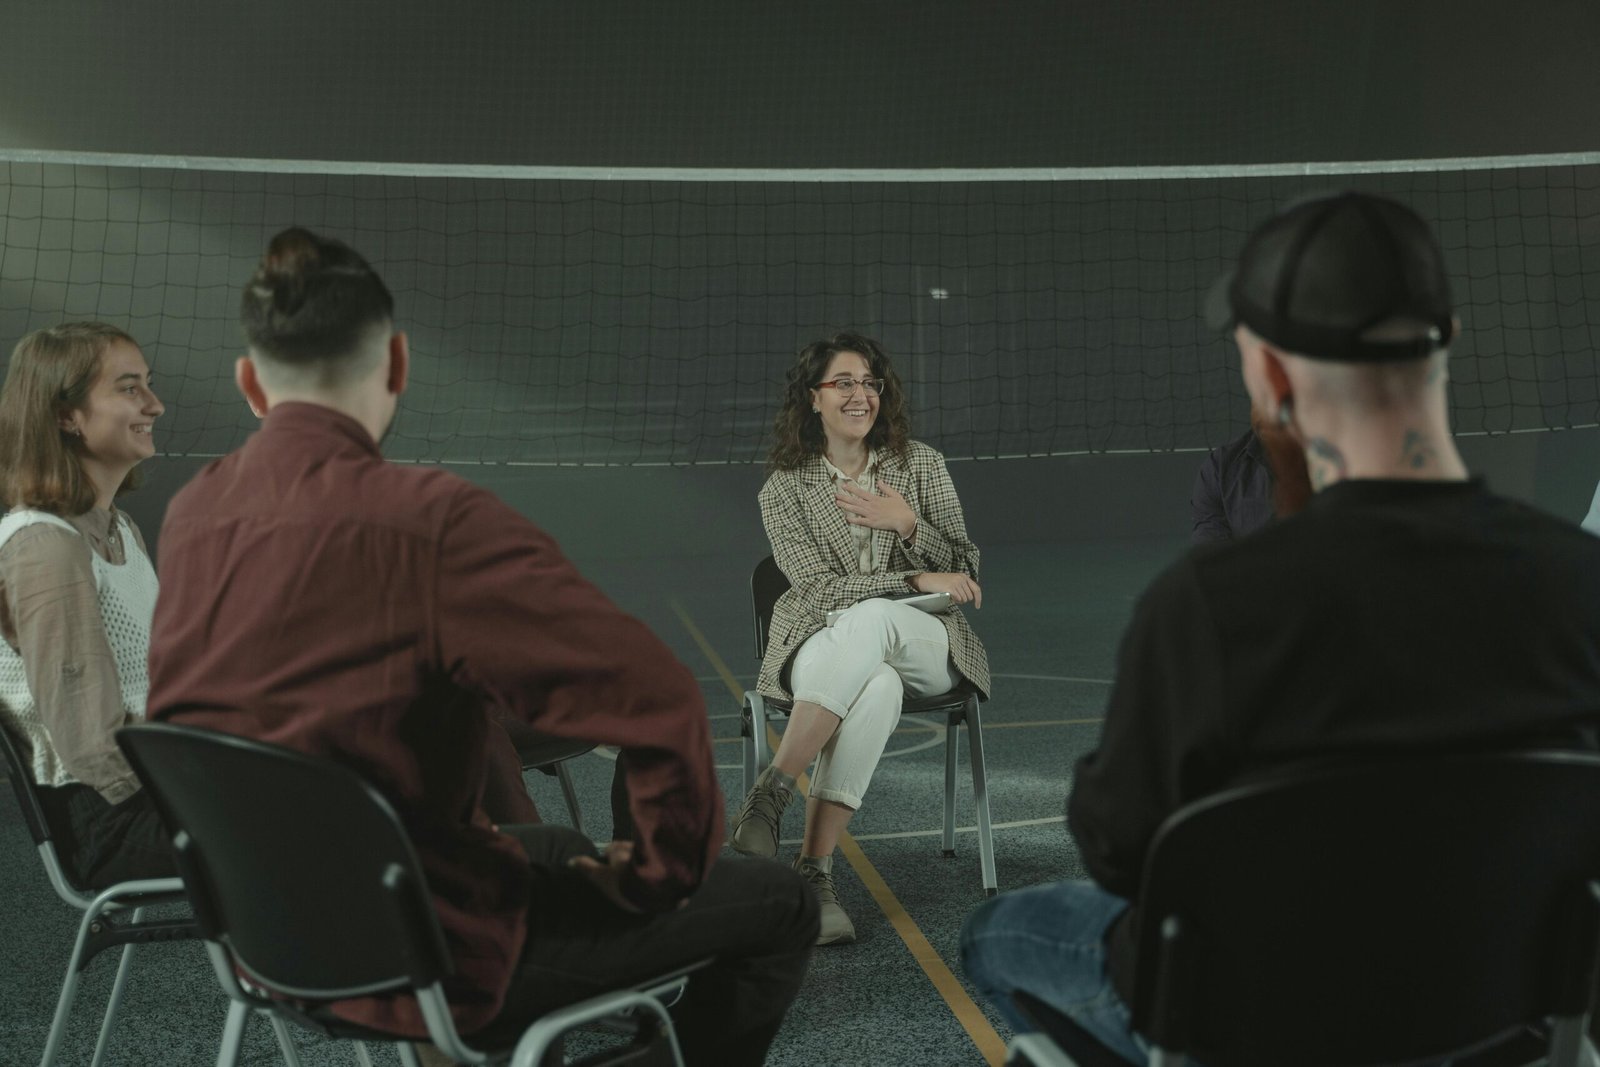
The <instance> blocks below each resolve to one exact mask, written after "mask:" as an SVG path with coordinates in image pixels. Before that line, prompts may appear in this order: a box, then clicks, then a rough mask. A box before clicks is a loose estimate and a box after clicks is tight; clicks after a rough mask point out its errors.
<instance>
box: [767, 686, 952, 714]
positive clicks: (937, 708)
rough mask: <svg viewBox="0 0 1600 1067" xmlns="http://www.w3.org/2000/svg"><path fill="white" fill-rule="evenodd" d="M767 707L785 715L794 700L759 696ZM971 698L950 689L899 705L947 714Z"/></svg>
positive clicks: (908, 711)
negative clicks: (946, 691)
mask: <svg viewBox="0 0 1600 1067" xmlns="http://www.w3.org/2000/svg"><path fill="white" fill-rule="evenodd" d="M761 699H762V700H764V701H765V702H766V705H767V707H768V708H770V709H771V710H773V711H778V712H782V713H783V714H785V715H787V714H789V713H790V712H791V711H793V710H794V701H793V700H789V699H787V698H784V697H769V696H763V697H762V698H761ZM971 699H972V692H971V691H970V690H967V689H952V690H950V691H949V692H948V693H938V694H935V695H934V696H926V697H914V696H907V697H906V699H905V703H904V704H902V705H901V706H900V712H901V714H903V715H947V714H949V713H951V712H957V711H965V710H966V707H967V701H968V700H971Z"/></svg>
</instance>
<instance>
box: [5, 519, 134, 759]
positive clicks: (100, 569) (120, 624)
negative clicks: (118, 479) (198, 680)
mask: <svg viewBox="0 0 1600 1067" xmlns="http://www.w3.org/2000/svg"><path fill="white" fill-rule="evenodd" d="M117 521H119V522H120V521H121V520H120V518H119V519H118V520H117ZM41 522H42V523H49V524H52V525H55V526H62V527H65V528H66V529H68V530H71V531H72V532H73V533H77V532H78V530H77V528H76V527H74V526H73V525H72V524H71V523H69V522H67V521H66V520H65V519H62V518H60V517H58V516H55V515H51V514H50V513H48V512H44V511H13V512H11V513H10V514H8V515H6V517H5V518H4V519H0V547H4V546H5V543H6V542H7V541H9V540H11V537H12V535H13V534H15V533H16V532H17V531H18V530H20V529H22V528H23V527H25V526H32V525H34V524H35V523H41ZM122 544H123V547H124V550H125V551H124V553H123V554H124V557H125V559H126V562H124V563H123V564H121V565H120V566H118V565H117V564H114V563H108V562H106V561H105V560H103V559H101V558H100V554H99V553H98V552H95V551H94V550H92V549H90V550H89V558H90V559H91V560H92V561H93V563H94V584H95V588H96V589H97V590H99V594H100V616H101V618H102V619H103V620H104V621H105V627H106V641H107V642H108V643H109V644H110V645H111V655H112V658H113V659H114V660H115V662H116V665H117V680H118V682H119V683H120V686H121V689H122V709H123V711H125V712H126V713H127V714H129V715H130V716H133V717H134V718H140V719H142V718H144V705H145V698H146V696H147V695H148V694H149V692H150V675H149V667H148V664H147V662H146V661H147V657H148V655H149V652H150V619H151V616H153V615H154V614H155V609H156V589H157V585H156V571H155V568H154V567H152V566H151V565H150V560H149V557H147V556H146V555H145V554H144V553H143V552H141V551H139V544H138V542H137V541H135V540H134V537H133V532H132V531H131V530H130V529H128V528H127V526H124V527H123V528H122ZM85 547H86V548H87V547H88V546H87V545H85ZM0 715H4V716H5V718H6V725H7V726H9V727H10V728H11V729H12V730H13V731H14V732H15V733H17V734H19V735H21V737H22V738H23V740H24V741H26V742H27V746H28V748H29V749H30V750H31V751H32V757H33V758H32V764H33V779H34V781H35V782H37V783H38V784H40V785H67V784H68V783H70V782H73V781H76V779H74V778H73V777H72V775H70V774H68V773H67V769H66V768H65V767H64V766H62V764H61V760H60V758H59V757H57V755H56V750H55V746H54V745H53V744H51V743H50V735H49V733H48V732H47V731H46V730H45V726H44V720H43V719H41V718H40V716H39V709H38V708H37V707H35V706H34V701H33V693H32V691H31V690H30V689H29V688H28V678H27V675H26V674H25V673H24V671H23V665H22V656H21V655H20V654H19V653H18V652H17V651H16V650H15V649H13V648H12V647H11V646H10V645H9V644H7V643H6V642H4V641H0Z"/></svg>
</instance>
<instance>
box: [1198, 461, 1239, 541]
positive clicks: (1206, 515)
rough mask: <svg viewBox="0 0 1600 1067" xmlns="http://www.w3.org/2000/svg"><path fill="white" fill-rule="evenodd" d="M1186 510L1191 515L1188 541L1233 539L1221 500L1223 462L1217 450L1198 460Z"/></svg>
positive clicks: (1231, 529) (1226, 513)
mask: <svg viewBox="0 0 1600 1067" xmlns="http://www.w3.org/2000/svg"><path fill="white" fill-rule="evenodd" d="M1189 510H1190V512H1191V513H1192V514H1193V517H1194V525H1193V529H1192V530H1191V531H1190V534H1189V540H1190V542H1191V543H1193V544H1197V545H1204V544H1211V543H1213V542H1217V541H1231V540H1233V528H1232V527H1231V526H1229V525H1228V512H1227V510H1226V509H1225V508H1224V507H1223V504H1222V463H1221V460H1220V459H1219V458H1218V454H1217V453H1216V452H1213V453H1211V454H1210V455H1209V456H1207V457H1206V459H1205V462H1204V463H1202V464H1200V472H1199V473H1198V474H1197V475H1196V476H1195V479H1194V491H1193V492H1192V493H1190V494H1189Z"/></svg>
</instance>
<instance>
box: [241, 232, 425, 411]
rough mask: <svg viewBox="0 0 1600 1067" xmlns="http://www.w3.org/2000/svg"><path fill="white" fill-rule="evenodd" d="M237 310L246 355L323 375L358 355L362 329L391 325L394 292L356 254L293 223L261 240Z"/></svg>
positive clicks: (332, 374)
mask: <svg viewBox="0 0 1600 1067" xmlns="http://www.w3.org/2000/svg"><path fill="white" fill-rule="evenodd" d="M239 312H240V321H241V322H242V324H243V326H244V333H245V338H246V340H247V341H248V342H249V344H250V349H251V352H252V353H253V354H256V355H261V356H264V357H266V359H267V360H269V361H270V362H271V363H273V364H275V365H277V366H278V367H282V368H285V369H288V370H291V371H292V372H298V376H305V377H311V378H315V379H317V380H319V381H322V382H330V381H336V380H340V379H343V378H344V377H345V376H346V371H347V370H349V369H354V368H353V367H351V366H350V365H351V364H359V363H360V362H361V361H360V356H361V355H362V354H363V349H364V347H365V342H366V341H367V338H368V337H369V335H370V334H372V333H373V332H374V331H375V330H376V329H379V328H382V329H389V328H390V327H391V325H392V323H393V321H394V297H393V296H391V295H390V294H389V288H388V286H386V285H384V284H383V279H382V278H380V277H378V272H377V271H375V270H373V269H372V265H371V264H369V263H368V262H367V261H366V260H365V259H363V258H362V256H361V253H359V252H357V251H356V250H355V249H353V248H351V247H350V246H349V245H347V244H345V243H344V242H342V241H336V240H333V239H332V238H328V237H318V236H317V235H316V234H314V233H312V232H311V231H310V230H306V229H303V228H301V227H299V226H295V227H291V228H290V229H287V230H284V231H283V232H282V233H280V234H278V235H277V236H276V237H274V238H273V239H272V243H271V244H269V245H268V246H267V253H266V255H264V256H263V257H261V264H260V266H258V267H257V268H256V272H255V274H254V275H252V276H251V278H250V281H249V283H248V284H246V285H245V287H244V296H243V299H242V300H241V301H240V308H239Z"/></svg>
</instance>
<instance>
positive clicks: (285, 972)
mask: <svg viewBox="0 0 1600 1067" xmlns="http://www.w3.org/2000/svg"><path fill="white" fill-rule="evenodd" d="M117 742H118V744H120V745H121V746H122V749H123V751H124V752H126V753H127V755H128V759H129V760H130V761H131V762H132V763H133V765H134V768H135V770H137V771H138V772H139V775H140V777H141V778H142V779H143V780H144V782H145V787H146V788H147V789H149V790H150V791H151V793H152V795H153V796H154V798H155V800H156V805H157V807H158V808H159V809H160V811H161V813H162V817H163V819H164V820H165V821H166V823H167V827H168V829H169V830H170V831H171V832H172V834H173V847H174V849H175V850H176V852H177V859H178V868H179V871H180V872H181V873H182V875H183V880H184V883H185V885H186V886H187V887H188V890H189V896H190V899H191V900H192V901H193V902H194V909H195V918H196V920H197V921H198V922H199V925H200V930H201V935H202V936H203V937H204V938H205V940H206V946H207V949H208V952H209V953H210V956H211V961H212V965H213V968H214V970H215V971H216V975H217V980H218V982H219V983H220V984H221V985H222V988H223V990H224V992H226V993H227V995H228V997H229V999H230V1000H231V1001H232V1007H231V1008H230V1011H229V1015H228V1024H227V1027H226V1029H225V1031H224V1034H223V1043H222V1049H221V1051H220V1052H219V1055H218V1061H217V1062H218V1064H219V1067H229V1065H232V1064H236V1063H237V1062H238V1056H239V1049H240V1046H241V1044H242V1042H243V1036H244V1027H245V1023H246V1022H247V1021H248V1018H249V1015H250V1012H251V1011H263V1012H266V1013H268V1014H269V1015H270V1016H272V1017H273V1019H274V1020H275V1021H281V1020H284V1019H287V1020H288V1021H290V1022H293V1023H295V1024H297V1025H300V1026H302V1027H305V1028H308V1029H311V1030H314V1031H316V1032H318V1033H321V1034H323V1035H324V1036H327V1037H333V1038H340V1039H350V1040H355V1041H382V1042H389V1043H393V1044H395V1045H396V1046H397V1049H398V1051H399V1054H400V1057H401V1060H402V1062H404V1063H407V1064H415V1063H416V1062H417V1061H416V1054H415V1049H414V1048H413V1047H412V1045H411V1044H410V1043H409V1042H407V1041H405V1039H402V1038H397V1037H395V1035H393V1034H388V1033H383V1032H380V1031H375V1030H372V1029H370V1028H367V1027H363V1026H359V1025H356V1024H353V1023H350V1022H348V1021H345V1020H343V1019H340V1018H338V1017H337V1016H335V1015H333V1014H332V1012H331V1011H329V1010H328V1009H327V1007H326V1005H327V1004H328V1003H329V1002H332V1001H336V1000H341V999H345V998H349V997H356V996H370V995H377V994H383V993H391V992H392V993H410V994H412V995H414V996H415V997H416V998H417V1001H418V1003H419V1005H420V1006H421V1010H422V1015H423V1018H424V1019H425V1021H426V1024H427V1030H428V1036H429V1040H431V1041H432V1042H433V1044H434V1045H436V1046H437V1047H438V1048H439V1049H440V1050H441V1051H442V1052H443V1053H444V1054H445V1055H447V1056H449V1057H451V1058H452V1059H453V1060H455V1061H456V1062H458V1063H464V1064H483V1063H499V1062H503V1061H504V1060H506V1059H507V1058H509V1059H510V1060H511V1062H512V1064H513V1065H514V1067H535V1065H539V1067H545V1065H546V1064H548V1063H549V1062H550V1061H549V1060H547V1059H546V1058H545V1057H546V1053H547V1052H549V1051H550V1050H551V1049H552V1048H557V1047H558V1045H559V1042H561V1040H562V1039H563V1037H564V1035H565V1034H566V1033H567V1032H569V1031H571V1030H573V1029H574V1028H576V1027H579V1026H584V1025H587V1024H589V1023H593V1022H597V1021H605V1020H609V1021H613V1022H617V1021H619V1020H623V1021H622V1022H621V1023H620V1025H624V1026H626V1027H627V1028H628V1030H629V1032H630V1033H632V1034H633V1041H632V1042H631V1043H630V1044H629V1045H627V1046H626V1047H625V1048H622V1049H618V1050H616V1054H617V1056H619V1057H621V1058H622V1059H623V1060H626V1059H627V1057H630V1056H631V1057H639V1056H641V1055H645V1054H647V1052H646V1050H649V1051H648V1054H657V1053H659V1054H664V1055H669V1056H670V1058H671V1062H674V1063H678V1064H680V1067H681V1064H682V1058H681V1054H680V1053H679V1051H678V1046H677V1038H676V1035H675V1034H674V1032H673V1029H672V1022H671V1019H670V1018H669V1017H668V1015H667V1012H666V1008H665V1006H664V1004H663V998H669V997H673V996H676V995H677V994H678V993H680V992H681V990H682V989H683V986H684V984H685V982H686V978H685V976H684V975H683V974H681V973H680V974H676V975H671V976H664V977H663V978H662V979H660V980H659V981H655V982H652V983H649V984H647V985H645V986H641V987H639V988H632V989H620V990H617V991H614V992H609V993H604V994H601V995H599V996H595V997H590V998H588V999H586V1000H582V1001H579V1002H577V1003H575V1004H571V1005H568V1006H566V1007H564V1008H560V1009H558V1010H556V1011H553V1012H550V1013H548V1014H546V1015H545V1016H543V1017H542V1018H540V1019H539V1020H537V1021H536V1022H535V1023H533V1025H531V1026H529V1027H526V1028H519V1029H517V1030H508V1029H506V1028H505V1027H503V1026H500V1025H499V1024H493V1025H491V1026H490V1027H489V1028H488V1029H486V1030H484V1031H481V1032H479V1033H478V1034H476V1035H474V1036H473V1038H472V1040H473V1042H474V1043H475V1044H471V1045H469V1044H468V1043H467V1042H466V1041H464V1040H463V1039H462V1037H461V1035H460V1034H459V1033H458V1032H457V1031H456V1027H455V1023H454V1021H453V1020H452V1018H451V1016H450V1009H449V1005H448V1003H447V1002H446V999H445V996H444V992H443V990H442V987H441V985H440V980H441V978H443V977H444V976H445V975H446V974H447V973H448V972H449V969H450V958H449V955H448V951H447V949H446V947H445V942H444V935H443V933H442V932H441V931H440V929H439V923H438V919H437V917H436V916H435V914H434V910H433V905H432V901H431V899H430V897H429V895H428V888H427V883H426V880H425V878H424V876H423V872H422V868H421V865H420V863H419V862H418V859H417V856H416V853H415V851H414V849H413V848H412V845H411V841H410V839H409V838H408V837H407V835H406V832H405V829H404V827H403V826H402V825H401V823H400V820H399V818H398V817H397V815H396V814H395V812H394V809H393V808H392V807H391V806H390V805H389V803H388V802H387V801H386V800H385V799H384V798H383V797H382V796H381V795H380V794H379V793H378V792H377V791H376V790H375V789H373V788H372V787H371V786H370V785H368V784H367V783H366V782H365V781H363V780H362V779H361V778H360V776H358V775H357V774H356V773H355V772H353V771H351V770H349V769H347V768H345V767H342V766H339V765H338V764H336V763H334V762H333V761H331V760H328V759H322V758H317V757H313V756H308V755H305V754H303V753H300V752H296V751H293V750H290V749H286V748H282V747H280V746H277V745H269V744H265V743H262V742H259V741H252V740H248V739H245V738H241V737H235V736H232V735H230V734H223V733H218V732H215V731H210V730H201V729H196V728H193V727H184V726H175V725H171V724H160V725H141V726H130V727H125V728H124V729H122V730H120V731H118V734H117ZM312 828H314V829H312ZM267 989H271V990H273V991H275V993H276V994H277V995H278V996H277V997H274V996H268V995H267V994H266V993H265V992H264V990H267ZM279 998H293V999H292V1001H291V1000H289V999H279ZM625 1013H632V1014H631V1015H626V1014H625ZM480 1044H481V1045H484V1046H487V1047H479V1045H480ZM357 1051H358V1053H359V1054H360V1055H361V1056H362V1059H363V1062H367V1061H366V1056H365V1049H364V1048H362V1047H360V1046H358V1048H357ZM556 1054H557V1055H559V1052H557V1053H556ZM585 1062H586V1063H590V1062H596V1061H593V1060H589V1061H585ZM605 1062H611V1060H606V1061H605ZM656 1062H659V1061H656Z"/></svg>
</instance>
